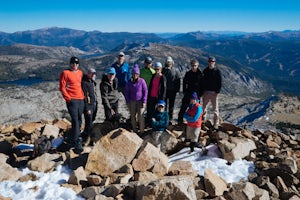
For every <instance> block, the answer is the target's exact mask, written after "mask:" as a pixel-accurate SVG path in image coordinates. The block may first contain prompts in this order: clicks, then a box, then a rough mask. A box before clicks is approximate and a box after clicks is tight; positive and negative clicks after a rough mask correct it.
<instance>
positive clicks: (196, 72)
mask: <svg viewBox="0 0 300 200" xmlns="http://www.w3.org/2000/svg"><path fill="white" fill-rule="evenodd" d="M202 76H203V75H202V72H201V70H200V69H199V62H198V60H196V59H192V60H191V70H189V71H187V72H186V73H185V75H184V78H183V84H182V91H183V94H184V96H183V98H182V101H181V107H180V111H179V114H178V124H182V122H183V115H184V112H185V111H186V109H187V107H188V106H189V104H190V97H191V95H192V93H193V92H194V91H196V92H197V94H198V96H200V94H201V86H202V82H201V81H202Z"/></svg>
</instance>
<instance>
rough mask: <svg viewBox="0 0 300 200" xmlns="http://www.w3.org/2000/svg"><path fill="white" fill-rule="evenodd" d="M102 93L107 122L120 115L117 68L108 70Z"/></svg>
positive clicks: (101, 89)
mask: <svg viewBox="0 0 300 200" xmlns="http://www.w3.org/2000/svg"><path fill="white" fill-rule="evenodd" d="M100 92H101V99H102V104H103V107H104V114H105V120H108V121H110V120H112V118H113V116H114V115H115V114H118V107H119V92H118V79H117V78H116V70H115V68H113V67H109V68H108V69H107V70H106V74H104V75H103V77H102V81H101V83H100Z"/></svg>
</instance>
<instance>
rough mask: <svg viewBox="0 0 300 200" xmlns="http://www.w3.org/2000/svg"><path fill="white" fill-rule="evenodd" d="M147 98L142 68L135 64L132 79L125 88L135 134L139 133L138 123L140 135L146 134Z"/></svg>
mask: <svg viewBox="0 0 300 200" xmlns="http://www.w3.org/2000/svg"><path fill="white" fill-rule="evenodd" d="M147 96H148V88H147V84H146V81H145V80H144V79H143V78H141V77H140V68H139V66H138V65H137V64H135V65H134V68H133V70H132V77H131V79H130V80H129V82H128V83H127V84H126V88H125V100H126V104H127V105H128V108H129V113H130V120H131V126H132V130H133V131H134V132H135V133H137V122H139V130H140V134H143V133H144V128H145V119H144V116H143V113H144V111H145V109H146V103H147Z"/></svg>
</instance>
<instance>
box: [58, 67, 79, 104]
mask: <svg viewBox="0 0 300 200" xmlns="http://www.w3.org/2000/svg"><path fill="white" fill-rule="evenodd" d="M82 76H83V73H82V71H81V70H77V71H72V70H69V69H67V70H64V71H63V72H62V73H61V75H60V79H59V90H60V91H61V93H62V95H63V97H64V99H65V100H66V102H70V101H71V99H84V93H83V90H82V87H81V81H82Z"/></svg>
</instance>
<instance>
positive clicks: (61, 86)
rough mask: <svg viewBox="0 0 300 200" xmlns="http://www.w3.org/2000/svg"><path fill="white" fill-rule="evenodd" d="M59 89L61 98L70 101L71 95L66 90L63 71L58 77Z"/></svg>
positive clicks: (65, 78) (65, 79) (65, 77)
mask: <svg viewBox="0 0 300 200" xmlns="http://www.w3.org/2000/svg"><path fill="white" fill-rule="evenodd" d="M59 90H60V91H61V94H62V96H63V98H64V99H65V101H66V102H70V101H71V96H70V95H69V93H68V91H67V75H66V73H65V72H64V71H63V72H62V73H61V75H60V78H59Z"/></svg>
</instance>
